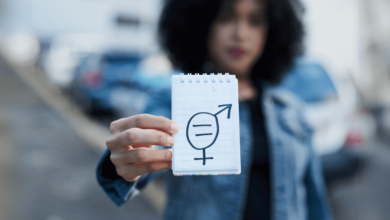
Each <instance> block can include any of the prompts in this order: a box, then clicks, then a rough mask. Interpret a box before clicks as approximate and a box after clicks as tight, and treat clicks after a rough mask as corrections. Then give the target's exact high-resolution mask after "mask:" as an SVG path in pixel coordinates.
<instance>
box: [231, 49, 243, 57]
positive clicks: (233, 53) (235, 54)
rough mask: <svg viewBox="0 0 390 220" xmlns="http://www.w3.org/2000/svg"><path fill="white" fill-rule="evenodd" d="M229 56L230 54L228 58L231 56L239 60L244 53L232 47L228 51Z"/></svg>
mask: <svg viewBox="0 0 390 220" xmlns="http://www.w3.org/2000/svg"><path fill="white" fill-rule="evenodd" d="M229 54H230V56H232V57H234V58H239V57H241V56H242V55H244V54H245V51H244V50H242V49H240V48H238V47H233V48H231V49H229Z"/></svg>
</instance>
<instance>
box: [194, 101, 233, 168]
mask: <svg viewBox="0 0 390 220" xmlns="http://www.w3.org/2000/svg"><path fill="white" fill-rule="evenodd" d="M218 107H225V108H224V109H222V110H221V111H219V112H217V113H215V114H211V113H208V112H199V113H196V114H195V115H193V116H192V117H191V118H190V120H189V121H188V124H187V131H186V133H187V140H188V143H190V145H191V146H192V147H193V148H194V149H196V150H203V158H194V160H203V165H206V160H212V159H213V158H212V157H206V149H207V148H209V147H211V146H212V145H213V144H214V143H215V141H216V140H217V138H218V134H219V123H218V117H217V115H218V114H219V113H221V112H223V111H225V110H226V109H228V115H227V118H228V119H230V111H231V109H232V104H224V105H218ZM197 132H202V133H197ZM205 132H207V133H205ZM194 134H195V135H194ZM205 136H206V138H205Z"/></svg>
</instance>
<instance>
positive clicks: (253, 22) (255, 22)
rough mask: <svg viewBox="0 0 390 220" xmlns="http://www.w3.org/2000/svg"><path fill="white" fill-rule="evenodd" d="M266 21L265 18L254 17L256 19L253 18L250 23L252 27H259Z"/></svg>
mask: <svg viewBox="0 0 390 220" xmlns="http://www.w3.org/2000/svg"><path fill="white" fill-rule="evenodd" d="M264 21H265V18H264V16H254V17H251V18H250V20H249V22H250V24H251V25H252V26H259V25H262V24H263V23H264Z"/></svg>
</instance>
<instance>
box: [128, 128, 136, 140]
mask: <svg viewBox="0 0 390 220" xmlns="http://www.w3.org/2000/svg"><path fill="white" fill-rule="evenodd" d="M126 137H127V140H128V142H129V143H134V142H136V141H137V139H138V134H137V132H136V131H135V130H134V129H129V130H127V131H126Z"/></svg>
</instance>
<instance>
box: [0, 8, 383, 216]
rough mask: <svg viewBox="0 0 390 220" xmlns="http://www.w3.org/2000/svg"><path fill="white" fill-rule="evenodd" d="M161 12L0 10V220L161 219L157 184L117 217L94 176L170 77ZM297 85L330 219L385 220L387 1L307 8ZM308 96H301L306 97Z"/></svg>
mask: <svg viewBox="0 0 390 220" xmlns="http://www.w3.org/2000/svg"><path fill="white" fill-rule="evenodd" d="M162 3H163V0H143V1H139V0H66V1H65V0H0V220H9V219H21V220H29V219H31V220H41V219H43V220H65V219H124V218H127V219H161V216H162V211H163V209H164V205H165V199H166V197H165V194H164V192H163V190H162V187H161V186H160V184H159V183H156V184H152V185H151V186H150V187H148V188H147V189H146V190H145V191H144V192H142V193H141V195H140V196H138V197H137V198H136V199H134V200H132V201H130V202H128V203H127V204H126V205H124V206H123V207H121V208H117V207H116V206H115V205H114V204H113V203H112V202H111V201H110V200H109V199H108V197H107V196H106V195H105V194H104V192H103V191H102V190H101V189H100V188H99V186H98V184H97V181H96V179H95V173H94V170H95V166H96V164H97V162H98V159H99V156H100V154H101V153H102V152H103V150H104V149H105V140H106V138H107V137H108V136H109V129H108V127H109V124H110V122H111V121H112V120H115V119H117V118H122V117H128V116H131V115H134V114H138V113H141V112H142V111H143V109H144V107H145V104H146V101H147V100H148V97H149V94H150V92H151V91H152V90H153V89H156V88H158V87H160V86H164V85H166V84H169V83H170V78H169V74H170V73H171V72H172V66H171V64H170V62H169V61H168V59H167V58H166V57H165V55H164V54H163V53H162V52H161V51H160V49H159V47H158V44H157V37H156V27H157V22H158V17H159V14H160V11H161V7H162ZM303 3H304V6H305V8H306V10H305V14H303V15H302V16H303V19H304V21H305V24H306V32H307V36H306V48H307V50H306V53H305V56H306V57H307V58H308V59H312V60H314V61H316V62H318V63H320V64H321V65H316V66H313V71H316V73H318V74H317V77H314V78H313V77H309V76H302V77H301V78H300V80H302V85H310V86H311V87H310V88H312V87H316V86H319V87H320V86H321V85H323V84H326V83H328V84H331V85H333V87H334V90H332V91H330V92H329V95H328V96H327V97H326V99H324V100H307V111H306V112H305V114H307V117H308V118H309V120H310V123H311V124H312V126H313V127H314V128H315V134H314V145H315V149H316V151H317V154H318V155H319V156H320V157H321V159H322V165H323V172H324V175H325V179H326V184H327V188H328V193H329V197H330V200H331V204H332V207H333V212H334V214H335V218H336V219H340V220H341V219H342V220H349V219H354V220H356V219H358V220H360V219H362V220H363V219H367V220H376V219H389V218H390V187H389V186H390V144H389V143H390V40H389V39H390V1H389V0H304V1H303ZM310 88H308V89H310Z"/></svg>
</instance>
